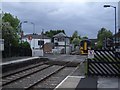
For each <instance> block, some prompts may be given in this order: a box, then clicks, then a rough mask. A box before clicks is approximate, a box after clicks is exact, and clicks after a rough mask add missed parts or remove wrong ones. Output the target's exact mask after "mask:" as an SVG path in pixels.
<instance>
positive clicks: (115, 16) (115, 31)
mask: <svg viewBox="0 0 120 90" xmlns="http://www.w3.org/2000/svg"><path fill="white" fill-rule="evenodd" d="M104 7H105V8H107V7H113V8H114V9H115V49H116V7H115V6H112V5H104Z"/></svg>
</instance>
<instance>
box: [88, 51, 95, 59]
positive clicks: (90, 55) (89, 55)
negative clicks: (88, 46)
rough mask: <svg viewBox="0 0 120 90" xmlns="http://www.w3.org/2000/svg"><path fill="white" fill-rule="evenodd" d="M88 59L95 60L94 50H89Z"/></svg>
mask: <svg viewBox="0 0 120 90" xmlns="http://www.w3.org/2000/svg"><path fill="white" fill-rule="evenodd" d="M88 58H89V59H93V58H94V50H88Z"/></svg>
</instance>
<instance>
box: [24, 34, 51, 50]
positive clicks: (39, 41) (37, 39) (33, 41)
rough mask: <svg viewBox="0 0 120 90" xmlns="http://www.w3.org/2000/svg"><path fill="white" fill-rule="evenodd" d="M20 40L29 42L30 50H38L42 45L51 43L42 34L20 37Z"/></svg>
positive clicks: (49, 39)
mask: <svg viewBox="0 0 120 90" xmlns="http://www.w3.org/2000/svg"><path fill="white" fill-rule="evenodd" d="M22 40H23V41H27V42H29V44H30V46H31V48H32V49H40V48H41V46H42V45H43V44H46V43H50V42H51V38H49V37H47V36H45V35H43V34H41V35H38V34H27V35H24V36H23V37H22Z"/></svg>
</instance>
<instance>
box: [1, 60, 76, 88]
mask: <svg viewBox="0 0 120 90" xmlns="http://www.w3.org/2000/svg"><path fill="white" fill-rule="evenodd" d="M75 66H77V64H73V65H72V62H61V63H60V62H58V61H57V62H48V61H47V62H44V63H42V62H41V63H40V64H38V65H36V66H33V67H30V68H26V69H24V70H21V71H19V72H16V73H12V74H10V75H6V76H3V84H2V88H3V90H4V89H6V88H24V89H25V90H29V89H33V88H38V87H39V85H43V83H44V82H45V81H46V80H47V81H50V80H49V79H51V78H53V77H56V75H57V76H58V75H60V72H64V71H65V70H66V68H67V69H68V67H70V68H71V69H70V70H68V71H69V73H70V72H71V71H72V70H73V69H74V68H75ZM66 75H68V73H67V74H64V75H63V77H62V79H63V78H65V77H66ZM58 81H59V80H58ZM56 84H57V83H54V85H53V87H52V88H54V87H55V85H56Z"/></svg>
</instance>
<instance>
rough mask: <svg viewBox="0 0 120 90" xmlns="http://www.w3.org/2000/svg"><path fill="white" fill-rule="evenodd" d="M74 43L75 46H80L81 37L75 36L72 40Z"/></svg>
mask: <svg viewBox="0 0 120 90" xmlns="http://www.w3.org/2000/svg"><path fill="white" fill-rule="evenodd" d="M72 43H73V44H74V45H75V47H76V46H79V44H80V38H78V37H77V38H74V39H73V40H72Z"/></svg>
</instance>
